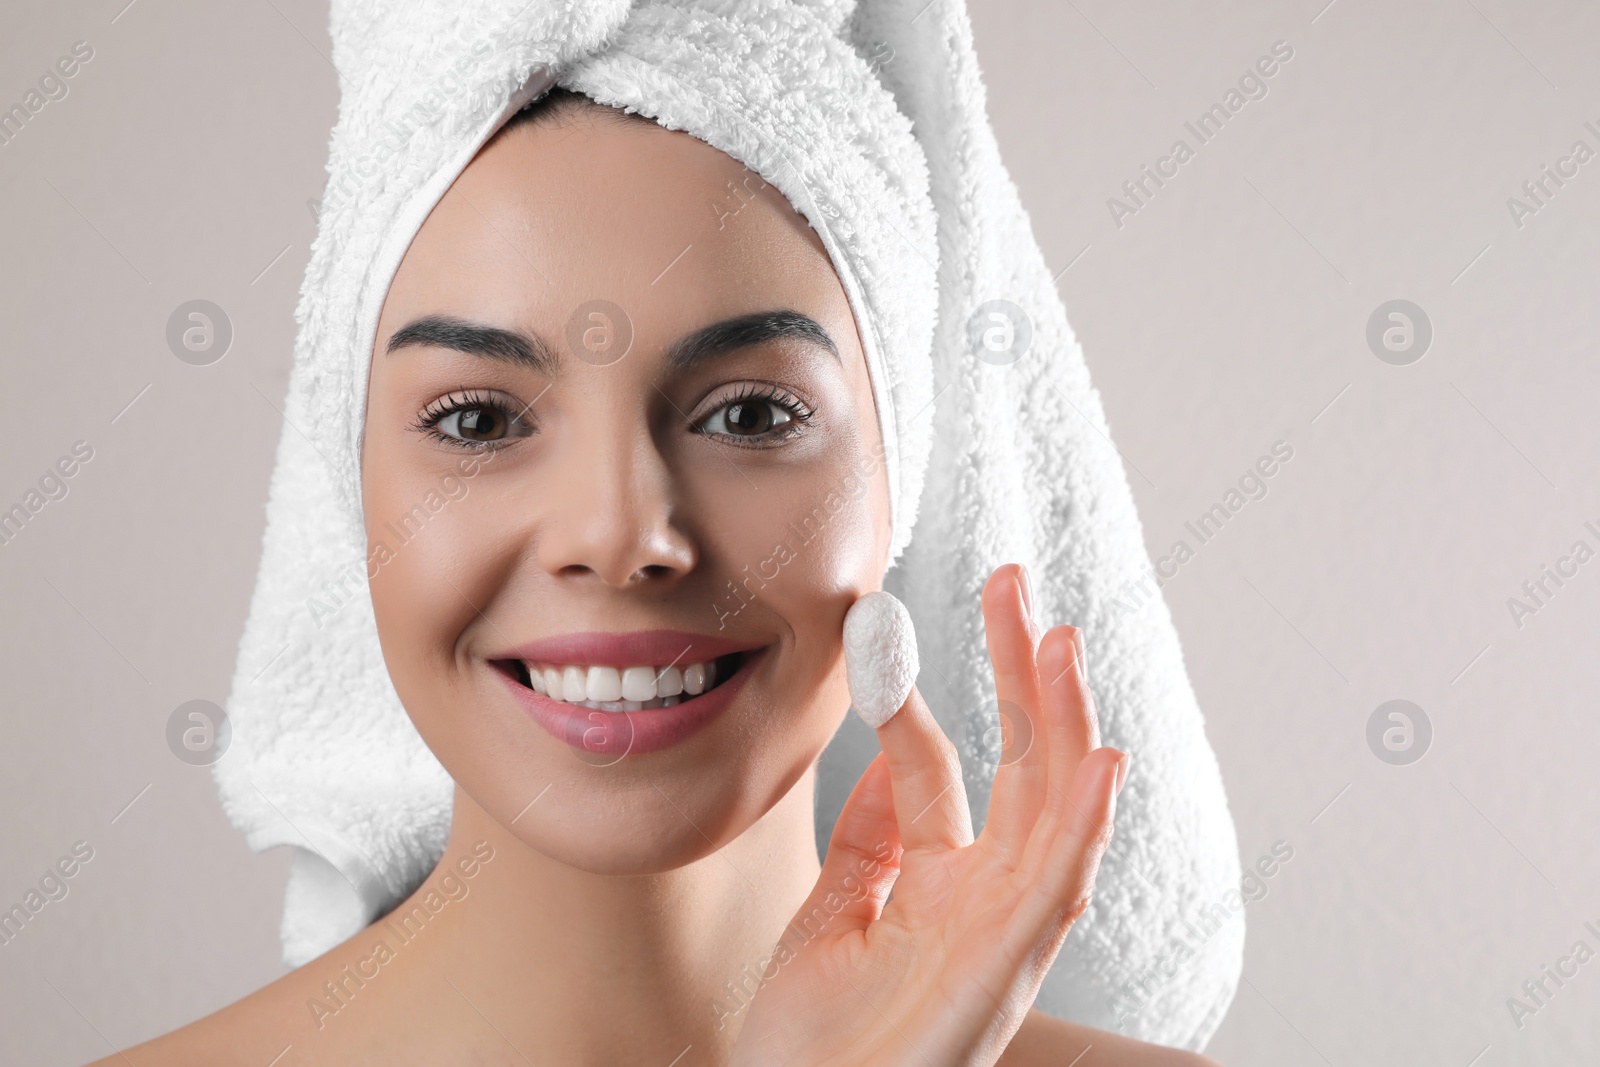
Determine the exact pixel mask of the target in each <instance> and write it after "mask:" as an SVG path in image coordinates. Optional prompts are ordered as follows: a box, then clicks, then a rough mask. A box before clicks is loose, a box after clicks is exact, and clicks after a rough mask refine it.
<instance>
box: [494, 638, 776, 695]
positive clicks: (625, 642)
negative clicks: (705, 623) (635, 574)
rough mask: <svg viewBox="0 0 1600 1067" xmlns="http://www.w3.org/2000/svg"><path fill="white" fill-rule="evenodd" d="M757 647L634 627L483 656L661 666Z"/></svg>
mask: <svg viewBox="0 0 1600 1067" xmlns="http://www.w3.org/2000/svg"><path fill="white" fill-rule="evenodd" d="M761 647H762V645H761V644H760V643H758V642H755V641H733V640H730V639H728V638H726V637H709V636H707V635H705V634H692V633H686V632H684V631H681V630H636V631H634V632H633V633H625V634H605V633H587V634H561V635H560V636H559V637H547V638H545V639H543V640H542V641H534V642H533V643H532V644H527V645H521V646H519V647H517V648H513V649H510V650H509V651H506V652H500V653H496V654H495V655H492V656H489V657H487V658H488V659H491V660H495V659H521V660H529V661H531V662H533V663H553V664H561V665H565V664H569V663H571V664H575V665H578V666H584V667H665V666H667V665H669V664H673V663H676V664H680V665H684V666H687V665H688V664H690V663H705V662H706V661H708V660H714V659H718V658H720V657H722V656H729V655H732V654H733V653H735V652H750V651H752V650H754V649H757V648H761ZM718 688H720V686H719V687H718ZM715 691H716V690H712V692H715Z"/></svg>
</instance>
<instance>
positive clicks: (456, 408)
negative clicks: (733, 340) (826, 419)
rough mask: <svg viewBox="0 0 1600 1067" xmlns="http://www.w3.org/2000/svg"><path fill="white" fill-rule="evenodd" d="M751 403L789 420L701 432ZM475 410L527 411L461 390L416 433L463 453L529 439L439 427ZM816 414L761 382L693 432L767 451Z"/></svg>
mask: <svg viewBox="0 0 1600 1067" xmlns="http://www.w3.org/2000/svg"><path fill="white" fill-rule="evenodd" d="M751 402H761V403H766V404H771V405H773V406H774V407H776V408H778V409H779V410H781V411H783V412H784V413H785V414H787V415H788V416H789V418H790V420H791V421H790V422H788V423H786V424H784V425H783V426H780V427H776V428H774V429H772V430H769V431H767V432H766V433H763V434H759V435H754V436H752V435H735V434H725V433H714V432H712V431H709V430H702V429H700V425H701V424H702V423H704V422H705V421H706V420H707V419H709V418H710V417H711V416H712V415H714V414H716V413H717V412H719V411H724V410H726V409H728V408H730V407H733V406H735V405H737V404H748V403H751ZM478 410H482V411H493V412H498V413H499V414H500V415H502V416H504V417H505V419H506V421H507V423H509V424H513V425H515V424H517V423H521V422H522V415H523V414H524V413H525V412H526V410H527V409H526V408H523V409H521V410H520V411H518V410H513V409H512V407H511V405H509V404H507V403H505V401H503V400H501V399H500V398H499V397H497V396H495V395H494V394H493V393H488V392H484V391H482V390H479V389H461V390H457V391H455V392H452V393H447V394H445V395H444V396H442V397H440V398H439V399H437V400H435V401H433V402H432V403H430V404H429V405H428V406H427V407H426V408H424V409H423V410H422V412H421V414H419V415H418V416H417V424H416V429H417V430H418V431H419V432H421V433H424V434H426V435H427V436H429V437H431V438H433V439H434V440H435V441H438V442H440V443H441V444H444V445H446V446H448V447H451V448H458V449H462V450H463V451H467V452H487V451H492V450H494V449H496V448H500V447H503V446H504V445H506V444H509V443H511V442H512V441H515V440H517V439H518V438H520V437H526V436H529V434H516V435H508V436H507V437H504V438H501V439H499V440H496V441H469V440H466V439H465V438H461V437H455V436H452V435H451V434H448V433H445V432H444V431H442V430H440V429H439V428H438V426H439V424H440V423H441V422H443V421H444V420H445V419H447V418H449V417H450V416H451V415H454V414H457V413H458V412H463V411H478ZM815 414H816V411H815V410H814V409H813V408H811V407H809V406H808V405H807V404H806V403H805V402H804V401H802V400H801V399H800V398H799V397H797V396H795V395H794V394H793V393H790V392H789V391H788V390H786V389H782V388H780V387H779V386H776V385H773V384H771V383H764V384H761V385H756V384H747V385H744V386H741V387H740V389H739V390H738V392H736V393H734V394H733V395H731V396H727V397H724V398H722V399H721V400H720V401H718V403H717V406H716V407H714V408H712V409H711V411H709V412H707V413H706V415H705V417H703V418H701V419H700V420H699V421H698V422H696V423H695V424H694V430H695V432H696V433H699V434H702V435H703V436H706V437H712V438H716V439H717V440H719V441H724V442H726V443H728V444H731V445H733V446H735V447H737V448H770V447H772V446H773V445H775V444H778V443H780V442H782V441H787V440H789V439H791V438H793V437H797V436H799V435H800V434H802V433H804V432H805V424H806V423H807V422H809V421H810V420H811V418H812V417H813V416H814V415H815ZM523 425H526V423H523ZM532 432H535V431H533V430H532V429H531V427H530V430H529V433H532Z"/></svg>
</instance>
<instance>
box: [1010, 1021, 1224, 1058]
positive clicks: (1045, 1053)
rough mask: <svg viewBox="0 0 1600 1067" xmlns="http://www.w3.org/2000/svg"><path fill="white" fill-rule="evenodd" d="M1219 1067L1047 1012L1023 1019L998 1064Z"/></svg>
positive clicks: (1195, 1054)
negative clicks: (1047, 1013)
mask: <svg viewBox="0 0 1600 1067" xmlns="http://www.w3.org/2000/svg"><path fill="white" fill-rule="evenodd" d="M1067 1064H1074V1065H1075V1067H1220V1065H1219V1064H1218V1063H1217V1062H1216V1061H1215V1060H1212V1059H1208V1058H1207V1057H1205V1056H1202V1055H1200V1054H1199V1053H1198V1052H1186V1051H1184V1050H1183V1049H1176V1048H1167V1047H1166V1046H1165V1045H1152V1044H1149V1043H1148V1042H1144V1041H1136V1040H1134V1039H1133V1038H1131V1037H1123V1036H1122V1035H1121V1034H1113V1033H1111V1032H1110V1031H1108V1030H1095V1029H1092V1028H1090V1027H1087V1026H1081V1025H1079V1024H1078V1023H1069V1022H1067V1021H1066V1020H1065V1019H1057V1018H1056V1017H1055V1016H1053V1015H1046V1014H1045V1013H1044V1012H1042V1011H1039V1010H1038V1009H1037V1008H1035V1009H1034V1010H1032V1011H1030V1012H1028V1017H1027V1018H1026V1019H1024V1020H1022V1025H1021V1026H1020V1027H1018V1029H1017V1034H1016V1036H1015V1037H1013V1038H1012V1039H1011V1044H1009V1045H1007V1046H1006V1050H1005V1052H1004V1053H1002V1054H1001V1056H1000V1060H999V1064H998V1067H1066V1065H1067Z"/></svg>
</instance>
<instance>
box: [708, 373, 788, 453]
mask: <svg viewBox="0 0 1600 1067" xmlns="http://www.w3.org/2000/svg"><path fill="white" fill-rule="evenodd" d="M752 401H759V402H761V403H766V404H771V405H772V406H773V407H775V408H778V409H779V410H780V411H782V412H784V413H785V414H787V415H788V416H789V418H790V420H791V421H790V422H788V423H786V424H785V425H783V426H780V427H776V428H774V429H772V430H768V431H767V432H766V433H763V434H759V435H753V436H752V435H735V434H723V433H713V432H711V431H709V430H702V429H700V425H701V424H702V423H704V422H705V421H706V419H709V418H710V417H711V416H712V415H715V414H716V413H717V412H719V411H724V410H726V409H728V408H730V407H733V406H735V405H736V404H748V403H751V402H752ZM815 414H816V411H815V409H813V408H811V407H809V406H808V405H807V404H806V403H805V401H803V400H801V399H800V398H799V397H797V396H795V395H794V394H793V393H791V392H789V391H788V390H786V389H783V388H781V387H780V386H777V385H774V384H772V383H771V382H763V383H760V384H756V383H748V384H745V385H742V386H740V387H739V390H738V392H736V393H734V394H733V395H732V396H726V397H723V398H721V399H720V400H718V401H717V405H716V407H714V408H712V409H711V410H710V411H708V412H707V413H706V414H705V416H704V417H702V418H701V419H699V420H698V421H697V422H696V423H695V424H694V425H695V432H696V433H699V434H703V435H704V436H706V437H713V438H716V439H717V440H719V441H725V442H727V443H728V444H731V445H733V446H734V447H736V448H771V447H773V446H774V445H777V444H780V443H782V442H784V441H787V440H789V439H791V438H794V437H798V436H799V435H800V434H802V433H804V432H805V425H806V423H807V422H809V421H810V420H811V418H812V416H814V415H815Z"/></svg>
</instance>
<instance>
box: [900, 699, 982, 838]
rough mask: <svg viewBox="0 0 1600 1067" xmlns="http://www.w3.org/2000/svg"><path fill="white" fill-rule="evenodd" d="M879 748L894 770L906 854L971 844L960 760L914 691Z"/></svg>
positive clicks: (970, 829) (969, 816)
mask: <svg viewBox="0 0 1600 1067" xmlns="http://www.w3.org/2000/svg"><path fill="white" fill-rule="evenodd" d="M878 743H879V744H880V745H882V746H883V755H884V762H885V763H887V764H888V767H889V779H890V784H891V788H892V789H893V792H894V815H895V821H896V823H897V824H898V825H899V828H900V841H901V843H902V844H904V846H905V850H906V851H907V852H921V851H929V850H931V851H944V850H945V849H952V848H962V847H963V846H966V845H970V844H972V814H971V812H969V811H968V810H967V790H966V787H965V786H964V785H963V784H962V780H961V758H960V757H959V756H958V755H957V754H956V746H955V745H953V744H951V743H950V739H949V738H948V737H946V736H945V735H944V731H943V730H941V729H939V724H938V723H937V722H935V721H934V718H933V712H931V711H929V710H928V705H927V703H926V702H924V701H923V699H922V694H921V693H919V692H917V690H916V687H915V686H913V687H912V689H911V692H910V693H909V694H908V695H907V696H906V702H905V703H904V704H902V705H901V707H900V710H899V711H897V712H895V714H894V715H893V716H892V717H891V718H890V719H889V721H888V722H886V723H884V724H883V725H882V726H880V727H878Z"/></svg>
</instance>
